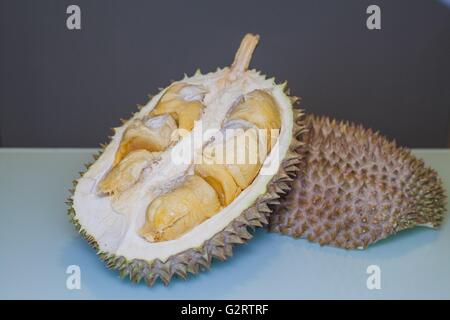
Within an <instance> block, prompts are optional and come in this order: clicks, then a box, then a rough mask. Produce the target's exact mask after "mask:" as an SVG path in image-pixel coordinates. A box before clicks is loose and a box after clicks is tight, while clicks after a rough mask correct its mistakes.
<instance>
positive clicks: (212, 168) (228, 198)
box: [195, 159, 242, 206]
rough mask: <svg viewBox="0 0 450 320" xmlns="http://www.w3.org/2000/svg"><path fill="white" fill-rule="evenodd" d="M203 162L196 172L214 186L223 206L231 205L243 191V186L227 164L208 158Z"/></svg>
mask: <svg viewBox="0 0 450 320" xmlns="http://www.w3.org/2000/svg"><path fill="white" fill-rule="evenodd" d="M202 162H203V163H201V164H197V165H196V166H195V174H197V175H199V176H200V177H202V178H203V179H205V180H206V182H208V183H209V184H210V185H211V187H213V188H214V190H215V191H216V192H217V194H218V196H219V199H220V203H221V204H222V205H223V206H227V205H229V204H230V203H231V202H232V201H233V200H234V199H235V198H236V197H237V196H238V195H239V193H240V192H241V191H242V190H241V188H239V186H238V185H237V183H236V181H234V179H233V177H232V176H231V174H230V172H229V171H228V170H227V169H226V167H225V165H223V164H214V163H208V162H209V160H208V159H203V160H202Z"/></svg>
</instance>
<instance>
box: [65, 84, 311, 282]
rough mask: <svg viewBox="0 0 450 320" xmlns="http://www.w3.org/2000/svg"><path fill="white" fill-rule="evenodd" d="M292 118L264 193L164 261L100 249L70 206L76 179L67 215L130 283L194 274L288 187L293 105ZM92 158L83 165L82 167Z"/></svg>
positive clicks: (223, 252)
mask: <svg viewBox="0 0 450 320" xmlns="http://www.w3.org/2000/svg"><path fill="white" fill-rule="evenodd" d="M285 93H286V95H289V90H288V89H287V90H286V92H285ZM149 97H150V96H149ZM150 98H151V97H150ZM290 99H291V102H292V105H294V104H295V102H296V101H297V98H296V97H290ZM293 121H294V123H293V129H292V140H291V144H290V146H289V150H288V152H287V154H286V156H285V157H284V159H283V161H282V162H281V164H280V168H279V170H278V172H277V173H276V174H275V175H274V176H273V177H272V179H271V180H270V182H269V183H268V184H267V186H266V188H267V189H266V190H267V191H266V193H264V194H262V195H260V196H259V197H258V198H257V199H256V201H255V202H254V203H253V204H252V205H251V206H249V207H248V208H247V209H246V210H244V211H243V212H242V214H241V215H240V216H239V217H238V218H236V219H234V220H233V221H231V222H230V223H229V224H228V225H227V226H226V227H225V228H224V229H223V230H222V231H220V232H218V233H217V234H216V235H215V236H213V237H212V238H210V239H209V240H207V241H205V242H204V243H203V245H202V246H200V247H197V248H191V249H189V250H186V251H184V252H181V253H178V254H176V255H172V256H171V257H169V258H168V259H167V260H165V261H161V260H159V259H155V260H152V261H146V260H142V259H132V260H129V259H126V258H125V257H124V256H119V255H115V254H112V253H108V252H104V251H102V250H100V248H99V245H98V243H97V242H96V240H95V238H94V237H93V236H92V235H90V234H89V233H88V232H87V231H86V230H85V229H84V228H83V227H82V225H81V224H80V222H79V221H78V219H77V217H76V213H75V210H74V208H73V194H74V191H75V188H76V185H77V181H78V180H74V181H73V188H72V189H70V190H69V192H70V197H69V198H68V200H67V202H66V203H67V205H68V207H69V208H68V215H69V219H70V221H71V222H72V223H73V224H74V226H75V228H76V230H77V231H78V232H79V233H80V234H81V235H82V236H83V237H84V238H85V239H86V241H87V242H88V243H89V244H90V245H91V246H92V247H93V248H94V249H95V250H96V251H97V255H98V256H99V257H100V259H102V260H103V261H105V263H106V266H107V267H108V268H110V269H113V270H118V271H119V274H120V276H121V277H122V278H125V277H128V278H129V279H130V280H131V281H132V282H133V283H139V282H140V281H145V283H146V284H147V285H148V286H153V285H154V284H155V282H156V280H157V279H160V280H161V281H162V282H163V283H164V284H165V285H167V284H169V282H170V281H171V280H172V278H173V277H174V276H175V275H177V276H178V277H180V278H182V279H186V278H187V277H188V275H189V274H197V273H198V272H200V271H202V270H208V269H209V268H210V266H211V263H212V261H213V259H218V260H221V261H224V260H226V259H227V258H229V257H231V256H232V255H233V246H234V245H237V244H243V243H246V242H247V241H248V240H250V239H251V238H252V237H253V236H252V232H253V230H254V229H255V228H257V227H263V226H265V225H267V224H268V217H269V215H270V214H271V212H272V207H273V206H274V205H276V204H278V203H279V202H278V199H279V198H280V196H281V195H282V194H285V193H286V192H287V191H288V190H289V189H290V184H291V182H292V181H293V178H294V177H295V175H296V172H297V171H298V170H299V164H300V163H301V161H302V160H301V154H299V153H298V152H299V151H300V150H301V146H302V144H303V142H302V141H301V136H302V134H303V132H304V130H305V126H304V116H303V111H302V110H301V109H299V108H297V107H293ZM122 122H126V121H122ZM106 145H107V144H102V145H101V147H102V149H101V150H100V151H99V153H97V154H95V155H94V159H93V162H94V161H95V160H97V159H98V158H99V157H100V155H101V154H102V153H103V151H104V148H105V147H106ZM93 162H91V163H89V164H86V165H85V167H86V171H87V170H88V169H89V167H90V166H91V165H92V163H93ZM86 171H84V172H86ZM84 172H80V177H82V176H83V174H84Z"/></svg>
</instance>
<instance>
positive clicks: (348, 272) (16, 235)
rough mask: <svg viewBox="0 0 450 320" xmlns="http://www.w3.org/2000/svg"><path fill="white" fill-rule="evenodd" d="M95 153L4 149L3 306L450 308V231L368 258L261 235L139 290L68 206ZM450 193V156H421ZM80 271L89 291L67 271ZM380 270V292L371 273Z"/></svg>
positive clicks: (0, 170) (398, 243)
mask: <svg viewBox="0 0 450 320" xmlns="http://www.w3.org/2000/svg"><path fill="white" fill-rule="evenodd" d="M94 151H95V150H94V149H0V298H2V299H14V298H21V299H119V298H123V299H309V298H326V299H328V298H338V299H343V298H364V299H366V298H367V299H375V298H386V299H390V298H450V222H449V219H446V220H445V223H444V225H443V227H442V228H441V229H440V230H439V231H435V230H431V229H427V228H416V229H413V230H408V231H404V232H401V233H400V234H398V235H397V236H394V237H391V238H390V239H387V240H384V241H381V242H379V243H377V244H375V245H373V246H371V247H369V249H367V250H365V251H346V250H342V249H336V248H329V247H320V246H319V245H317V244H311V243H308V242H307V241H305V240H294V239H291V238H289V237H287V236H280V235H277V234H269V233H267V232H265V231H264V230H258V231H257V232H256V234H255V238H254V239H253V240H252V241H250V242H249V243H248V244H246V245H243V246H239V247H237V248H236V249H235V251H234V256H233V257H232V258H231V259H229V260H227V261H226V262H220V261H216V262H215V263H214V264H213V266H212V268H211V269H210V270H209V271H207V272H203V273H200V274H199V275H197V276H190V278H189V279H188V280H187V281H183V280H180V279H176V280H175V281H173V282H171V283H170V285H169V286H167V287H165V286H163V285H162V284H161V283H158V284H157V285H156V286H154V287H152V288H148V287H146V286H145V285H144V284H139V285H134V284H132V283H131V282H130V281H128V280H127V279H121V278H120V277H119V276H118V274H117V273H116V272H115V271H111V270H109V269H107V268H106V267H105V266H104V264H103V262H102V261H100V260H99V259H98V258H97V256H96V254H95V252H94V250H93V249H91V248H90V247H89V246H88V244H87V243H86V242H85V241H84V240H83V239H82V238H81V237H80V236H79V235H78V234H77V233H76V232H75V230H74V228H73V226H72V225H71V224H70V223H69V220H68V218H67V214H66V210H67V207H66V204H65V203H64V201H65V200H66V198H67V197H68V195H69V193H68V191H67V190H68V189H69V187H70V186H71V181H72V180H73V179H74V178H75V177H77V172H79V171H81V170H83V168H84V167H83V164H84V163H86V162H88V161H90V159H91V154H93V153H94ZM414 153H415V154H416V155H418V156H419V157H421V158H423V159H424V160H425V161H426V162H427V163H428V164H429V165H431V166H432V167H434V168H435V169H436V170H437V171H438V172H439V174H440V175H441V177H442V179H443V181H444V183H445V186H446V189H447V190H449V187H450V150H415V151H414ZM69 265H78V266H80V268H81V289H80V290H68V289H67V288H66V279H67V277H68V275H67V274H66V268H67V267H68V266H69ZM369 265H378V266H379V267H380V270H381V289H380V290H369V289H367V286H366V280H367V277H368V276H369V275H368V274H367V273H366V269H367V267H368V266H369Z"/></svg>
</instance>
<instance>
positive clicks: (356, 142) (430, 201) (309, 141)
mask: <svg viewBox="0 0 450 320" xmlns="http://www.w3.org/2000/svg"><path fill="white" fill-rule="evenodd" d="M302 141H303V142H304V144H303V146H302V147H300V149H301V150H298V152H299V153H300V154H302V162H301V164H300V170H299V172H298V177H297V178H296V179H295V181H294V182H293V184H292V189H291V190H290V191H289V192H288V193H287V194H286V195H284V196H283V197H282V199H280V204H279V205H277V206H276V208H275V210H274V212H273V213H272V214H271V216H270V221H269V230H271V231H274V232H280V233H283V234H286V235H290V236H292V237H295V238H306V239H308V240H309V241H312V242H317V243H319V244H321V245H331V246H336V247H341V248H346V249H355V248H365V247H367V246H368V245H369V244H371V243H374V242H376V241H379V240H381V239H384V238H386V237H388V236H390V235H392V234H394V233H396V232H399V231H401V230H404V229H407V228H412V227H414V226H428V227H433V228H434V227H438V226H439V225H440V224H441V222H442V220H443V217H444V214H445V212H446V210H445V195H444V189H443V187H442V183H441V181H440V179H439V178H438V176H437V174H436V172H435V171H434V170H432V169H430V168H427V167H426V166H425V165H424V163H423V161H422V160H419V159H417V158H415V157H414V156H413V155H412V154H411V153H410V151H408V150H407V149H404V148H398V147H396V144H395V142H391V141H388V140H387V139H386V138H384V137H383V136H381V135H380V134H379V133H374V132H372V131H371V130H366V129H364V128H363V127H362V126H360V125H354V124H351V123H349V122H338V121H336V120H330V119H329V118H326V117H316V116H313V115H308V116H307V117H306V131H305V133H303V134H302Z"/></svg>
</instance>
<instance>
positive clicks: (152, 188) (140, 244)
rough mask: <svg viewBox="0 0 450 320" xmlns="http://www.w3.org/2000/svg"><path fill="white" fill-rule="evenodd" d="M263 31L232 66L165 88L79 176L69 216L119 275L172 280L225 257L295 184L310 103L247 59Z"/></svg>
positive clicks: (116, 131) (243, 45) (251, 38)
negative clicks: (298, 101)
mask: <svg viewBox="0 0 450 320" xmlns="http://www.w3.org/2000/svg"><path fill="white" fill-rule="evenodd" d="M258 39H259V37H258V36H255V35H251V34H247V35H246V36H245V37H244V39H243V40H242V43H241V46H240V48H239V50H238V51H237V54H236V57H235V60H234V62H233V64H232V66H231V67H229V68H228V67H227V68H224V69H218V70H217V71H216V72H213V73H208V74H201V73H200V72H196V73H195V74H194V75H193V76H192V77H188V76H185V77H184V78H183V79H182V80H180V81H176V82H174V83H172V84H170V85H169V86H168V87H166V88H164V89H162V90H161V92H160V93H159V94H157V95H156V96H154V97H152V98H151V99H150V101H149V102H148V103H147V104H146V105H145V106H142V107H141V108H140V110H139V111H138V112H137V113H135V114H134V115H133V116H132V117H131V119H129V120H128V121H124V123H123V125H122V126H120V127H118V128H114V135H113V136H112V137H111V141H110V142H109V143H108V144H107V145H106V146H105V147H104V149H103V150H102V151H101V152H100V154H99V155H98V156H97V157H96V158H95V159H96V160H95V162H94V163H93V164H92V165H90V166H87V171H86V172H84V173H82V174H81V177H80V178H79V179H78V180H76V181H75V182H74V186H75V189H74V190H72V192H73V194H72V196H71V197H70V199H69V205H70V209H69V215H70V218H71V220H72V222H73V223H74V224H75V226H76V227H77V229H78V230H79V232H80V233H81V234H82V235H83V236H85V238H86V239H87V240H88V241H89V243H90V244H91V245H92V246H93V247H94V248H95V249H96V250H97V251H98V254H99V256H100V258H101V259H103V260H105V261H106V264H107V266H108V267H110V268H113V269H117V270H119V271H120V274H121V276H123V277H124V276H129V277H130V279H131V280H132V281H133V282H139V281H141V280H144V281H145V282H146V283H147V284H148V285H152V284H153V283H154V282H155V280H157V279H158V278H159V279H161V280H162V281H163V282H164V283H165V284H167V283H168V282H169V281H170V280H171V278H172V277H173V276H174V275H178V276H180V277H182V278H186V276H187V275H188V273H197V272H199V271H200V270H203V269H207V268H209V266H210V264H211V261H212V259H213V258H218V259H220V260H225V259H226V258H228V257H230V256H231V255H232V247H233V245H235V244H241V243H244V242H246V241H247V240H249V239H250V238H251V237H252V236H251V234H250V232H249V231H251V230H252V229H253V228H254V227H261V226H262V225H265V224H267V217H268V214H269V213H270V212H271V208H270V206H271V205H273V204H275V203H276V202H277V199H278V198H279V195H280V194H281V193H283V192H285V191H287V190H288V188H289V184H288V182H290V181H292V178H291V177H292V176H293V175H295V172H296V171H297V170H298V167H297V166H296V165H297V164H298V163H299V160H300V158H299V157H298V154H297V153H296V152H297V150H300V149H299V146H300V145H301V141H299V140H298V139H297V137H299V136H300V133H301V131H302V120H301V112H300V110H298V109H293V107H292V104H293V103H294V102H295V98H291V97H289V96H288V95H287V93H286V84H281V85H277V84H276V83H275V82H274V79H273V78H272V79H267V78H266V77H265V76H264V75H261V74H260V73H259V72H257V71H255V70H248V65H249V63H250V59H251V56H252V53H253V51H254V49H255V47H256V45H257V43H258ZM229 131H231V132H232V133H230V134H229V133H228V132H229ZM261 132H262V133H263V134H261ZM255 155H257V156H258V157H257V159H256V160H254V161H253V160H250V159H251V158H252V157H253V156H255ZM223 156H225V157H226V159H227V160H226V161H223ZM228 158H232V160H230V159H228ZM234 158H240V160H236V161H234V160H233V159H234Z"/></svg>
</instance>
